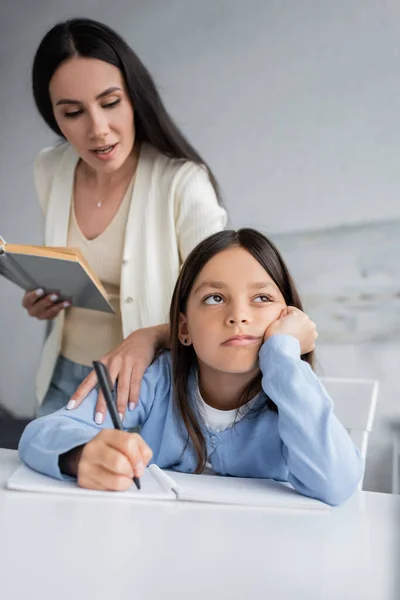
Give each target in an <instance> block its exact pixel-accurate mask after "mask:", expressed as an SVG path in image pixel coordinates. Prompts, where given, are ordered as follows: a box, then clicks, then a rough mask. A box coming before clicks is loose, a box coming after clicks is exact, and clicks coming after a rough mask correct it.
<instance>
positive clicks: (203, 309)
mask: <svg viewBox="0 0 400 600" xmlns="http://www.w3.org/2000/svg"><path fill="white" fill-rule="evenodd" d="M285 306H286V303H285V300H284V298H283V296H282V294H281V292H280V291H279V289H278V287H277V286H276V284H275V283H274V281H273V280H272V279H271V277H270V276H269V275H268V273H267V272H266V271H265V270H264V269H263V267H262V266H261V265H260V263H259V262H258V261H257V260H256V259H255V258H254V257H253V256H252V255H251V254H250V253H249V252H247V250H245V249H244V248H241V247H234V248H229V249H227V250H223V251H222V252H220V253H219V254H217V255H216V256H214V257H213V258H212V259H211V260H210V261H209V262H208V263H207V264H206V265H205V266H204V268H203V270H202V271H201V273H200V275H199V276H198V278H197V280H196V281H195V283H194V285H193V288H192V290H191V292H190V295H189V298H188V302H187V310H186V315H183V314H182V315H181V318H180V330H179V338H180V340H181V341H183V340H184V339H185V338H187V340H188V342H189V343H191V344H193V347H194V350H195V352H196V354H197V357H198V361H199V365H200V367H201V365H202V364H203V365H206V366H207V367H208V368H212V369H214V370H217V371H220V372H224V373H235V374H244V373H250V372H251V371H253V370H254V369H258V351H259V349H260V347H261V345H262V343H263V338H264V333H265V330H266V329H267V328H268V327H269V326H270V325H271V324H272V323H273V322H274V321H276V319H278V318H279V316H280V314H281V312H282V310H283V309H284V308H285Z"/></svg>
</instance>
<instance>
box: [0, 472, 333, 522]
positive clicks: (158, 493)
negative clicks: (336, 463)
mask: <svg viewBox="0 0 400 600" xmlns="http://www.w3.org/2000/svg"><path fill="white" fill-rule="evenodd" d="M140 484H141V490H138V489H136V486H135V485H132V487H131V488H129V490H127V491H125V492H103V491H99V490H86V489H83V488H80V487H79V486H78V485H77V483H76V481H75V480H68V481H60V480H58V479H53V478H52V477H47V476H46V475H42V474H41V473H37V472H36V471H33V470H32V469H30V468H29V467H27V466H26V465H20V466H19V467H18V468H17V470H16V471H15V472H14V473H13V475H12V476H11V477H10V478H9V479H8V481H7V488H8V489H10V490H21V491H25V492H44V493H47V494H80V495H86V496H102V497H108V498H110V497H112V498H116V499H117V498H125V499H127V500H180V501H187V502H209V503H214V504H236V505H242V506H258V507H264V508H267V507H270V508H285V509H286V508H287V509H299V508H300V509H311V510H323V511H324V510H330V509H331V507H330V506H329V505H328V504H324V503H323V502H320V501H319V500H314V499H313V498H308V497H307V496H302V495H301V494H299V493H298V492H296V491H295V490H294V489H293V488H292V487H290V486H289V484H283V483H278V482H277V481H273V480H272V479H247V478H246V479H245V478H240V477H221V476H218V475H190V474H186V473H178V472H176V471H163V470H162V469H160V468H159V467H157V466H156V465H150V466H149V467H148V468H147V469H146V471H145V472H144V475H143V476H142V477H141V478H140Z"/></svg>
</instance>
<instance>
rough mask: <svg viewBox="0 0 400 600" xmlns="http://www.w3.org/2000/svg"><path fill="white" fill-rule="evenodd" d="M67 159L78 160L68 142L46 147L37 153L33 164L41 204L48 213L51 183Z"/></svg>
mask: <svg viewBox="0 0 400 600" xmlns="http://www.w3.org/2000/svg"><path fill="white" fill-rule="evenodd" d="M65 159H68V161H69V159H71V160H73V161H76V154H75V151H74V150H73V149H72V146H71V145H70V144H68V143H67V142H62V143H60V144H57V145H56V146H51V147H48V148H44V149H43V150H41V151H40V152H39V154H37V156H36V158H35V160H34V165H33V176H34V181H35V187H36V192H37V195H38V198H39V202H40V205H41V207H42V210H43V212H44V213H46V210H47V205H48V201H49V195H50V189H51V184H52V182H53V180H54V176H55V174H56V172H57V170H58V168H59V167H60V165H61V162H63V165H64V162H65Z"/></svg>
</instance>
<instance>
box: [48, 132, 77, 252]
mask: <svg viewBox="0 0 400 600" xmlns="http://www.w3.org/2000/svg"><path fill="white" fill-rule="evenodd" d="M78 160H79V156H78V155H77V153H76V152H75V150H74V149H73V148H72V146H70V145H69V144H68V145H67V146H66V149H65V152H64V154H63V155H62V158H61V160H60V162H59V164H58V167H57V170H56V172H55V175H54V179H53V182H52V185H51V189H50V199H49V207H48V211H47V216H46V227H45V243H46V245H47V246H65V245H66V244H67V237H68V225H69V216H70V211H71V200H72V195H73V189H74V179H75V168H76V165H77V164H78Z"/></svg>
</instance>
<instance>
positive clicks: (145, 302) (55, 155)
mask: <svg viewBox="0 0 400 600" xmlns="http://www.w3.org/2000/svg"><path fill="white" fill-rule="evenodd" d="M78 161H79V156H78V155H77V154H76V152H75V150H74V149H73V148H72V147H71V146H70V145H69V144H67V143H64V144H61V145H60V146H57V147H55V148H50V149H46V150H43V151H42V152H41V153H40V154H39V156H38V157H37V158H36V161H35V168H34V176H35V184H36V189H37V193H38V197H39V201H40V205H41V207H42V210H43V214H44V218H45V236H44V243H45V244H46V245H47V246H65V245H66V244H67V235H68V223H69V215H70V209H71V198H72V195H73V187H74V177H75V169H76V166H77V164H78ZM226 222H227V215H226V212H225V210H224V209H223V208H222V207H221V206H220V205H219V204H218V201H217V198H216V195H215V192H214V189H213V187H212V185H211V182H210V179H209V177H208V173H207V172H206V169H205V167H201V166H198V165H196V164H194V163H192V162H189V161H182V160H176V159H171V158H168V157H167V156H165V155H164V154H161V153H160V152H158V151H157V150H156V149H155V148H154V147H153V146H151V145H149V144H146V143H144V144H142V146H141V149H140V154H139V161H138V166H137V170H136V178H135V185H134V187H133V191H132V197H131V202H130V210H129V214H128V219H127V223H126V231H125V240H124V250H123V259H122V265H121V281H120V307H121V317H122V330H123V336H124V337H126V336H128V335H129V334H130V333H131V332H132V331H134V330H136V329H139V328H142V327H150V326H152V325H158V324H160V323H165V322H166V321H167V319H168V311H169V305H170V300H171V297H172V292H173V289H174V285H175V282H176V279H177V277H178V275H179V270H180V268H181V266H182V262H183V261H184V260H185V258H186V257H187V255H188V254H189V252H190V251H191V250H192V249H193V248H194V247H195V246H196V245H197V244H198V243H199V242H200V241H201V240H203V239H204V238H205V237H207V236H209V235H211V234H212V233H215V232H216V231H221V230H222V229H224V227H225V225H226ZM63 327H64V314H63V313H61V314H60V315H59V316H58V317H57V319H55V320H54V321H53V323H52V330H51V333H50V335H49V336H48V337H47V339H46V343H45V346H44V349H43V353H42V357H41V361H40V366H39V372H38V376H37V380H36V392H37V398H38V401H39V403H41V402H42V400H43V397H44V395H45V393H46V391H47V388H48V386H49V383H50V380H51V377H52V374H53V371H54V367H55V364H56V361H57V357H58V355H59V352H60V349H61V341H62V334H63Z"/></svg>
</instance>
